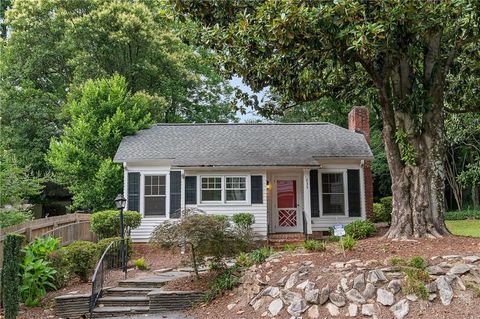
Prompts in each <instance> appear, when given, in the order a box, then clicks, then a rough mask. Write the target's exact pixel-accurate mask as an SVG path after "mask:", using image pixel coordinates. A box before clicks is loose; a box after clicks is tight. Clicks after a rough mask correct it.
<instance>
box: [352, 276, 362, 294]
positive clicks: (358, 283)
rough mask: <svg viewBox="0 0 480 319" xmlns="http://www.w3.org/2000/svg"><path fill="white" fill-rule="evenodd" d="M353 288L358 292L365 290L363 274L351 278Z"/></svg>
mask: <svg viewBox="0 0 480 319" xmlns="http://www.w3.org/2000/svg"><path fill="white" fill-rule="evenodd" d="M353 288H355V289H357V290H358V291H361V290H363V289H365V275H364V274H363V273H362V274H360V275H358V276H356V277H355V278H353Z"/></svg>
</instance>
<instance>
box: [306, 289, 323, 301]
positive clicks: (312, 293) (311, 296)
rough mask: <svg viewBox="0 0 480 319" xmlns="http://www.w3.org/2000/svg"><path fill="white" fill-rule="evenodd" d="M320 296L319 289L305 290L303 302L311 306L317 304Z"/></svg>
mask: <svg viewBox="0 0 480 319" xmlns="http://www.w3.org/2000/svg"><path fill="white" fill-rule="evenodd" d="M319 295H320V289H307V290H305V300H306V301H307V302H308V303H311V304H318V297H319Z"/></svg>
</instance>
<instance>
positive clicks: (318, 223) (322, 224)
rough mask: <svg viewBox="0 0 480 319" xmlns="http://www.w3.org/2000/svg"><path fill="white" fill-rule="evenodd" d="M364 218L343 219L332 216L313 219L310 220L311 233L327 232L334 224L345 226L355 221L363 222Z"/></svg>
mask: <svg viewBox="0 0 480 319" xmlns="http://www.w3.org/2000/svg"><path fill="white" fill-rule="evenodd" d="M363 219H365V218H364V217H344V216H339V217H336V216H333V217H326V216H322V217H320V218H318V217H314V218H312V231H324V230H328V229H329V228H330V227H332V226H333V225H335V224H342V225H347V224H350V223H351V222H353V221H356V220H363Z"/></svg>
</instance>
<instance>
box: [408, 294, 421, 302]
mask: <svg viewBox="0 0 480 319" xmlns="http://www.w3.org/2000/svg"><path fill="white" fill-rule="evenodd" d="M405 298H407V299H408V300H410V301H417V300H418V297H417V295H416V294H409V295H406V296H405Z"/></svg>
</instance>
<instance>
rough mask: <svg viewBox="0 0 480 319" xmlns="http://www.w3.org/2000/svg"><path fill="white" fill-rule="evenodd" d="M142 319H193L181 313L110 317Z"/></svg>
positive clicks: (114, 318)
mask: <svg viewBox="0 0 480 319" xmlns="http://www.w3.org/2000/svg"><path fill="white" fill-rule="evenodd" d="M143 318H152V319H153V318H159V319H160V318H161V319H194V317H190V316H186V315H184V314H183V313H181V312H166V313H155V314H143V315H137V316H123V317H112V318H111V319H143Z"/></svg>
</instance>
